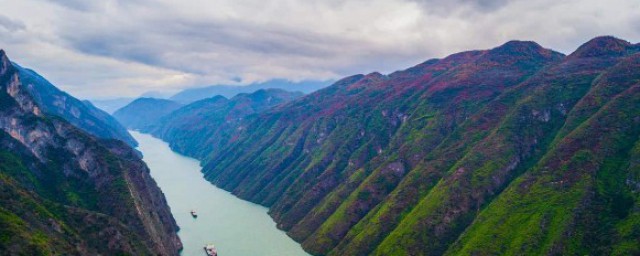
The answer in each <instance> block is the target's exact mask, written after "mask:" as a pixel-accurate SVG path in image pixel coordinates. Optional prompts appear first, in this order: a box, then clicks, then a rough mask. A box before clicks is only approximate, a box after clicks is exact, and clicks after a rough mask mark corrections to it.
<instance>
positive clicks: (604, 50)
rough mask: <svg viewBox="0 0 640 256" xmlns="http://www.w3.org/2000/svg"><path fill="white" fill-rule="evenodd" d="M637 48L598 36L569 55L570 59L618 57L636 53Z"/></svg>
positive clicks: (622, 41) (611, 38) (608, 37)
mask: <svg viewBox="0 0 640 256" xmlns="http://www.w3.org/2000/svg"><path fill="white" fill-rule="evenodd" d="M639 50H640V49H638V47H637V46H635V45H632V44H631V43H629V42H628V41H626V40H622V39H619V38H616V37H613V36H599V37H596V38H593V39H591V40H589V41H588V42H586V43H584V44H582V45H581V46H580V47H578V49H577V50H576V51H574V52H573V53H571V54H570V55H569V57H570V58H589V57H618V56H623V55H626V54H628V53H630V52H637V51H639Z"/></svg>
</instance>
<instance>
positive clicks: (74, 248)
mask: <svg viewBox="0 0 640 256" xmlns="http://www.w3.org/2000/svg"><path fill="white" fill-rule="evenodd" d="M127 135H128V133H127V132H126V131H125V130H124V128H122V127H121V126H120V125H119V124H118V123H117V122H116V121H115V120H113V119H112V117H111V116H109V115H107V114H106V113H104V112H102V111H100V110H97V109H95V108H94V107H93V106H92V105H90V104H85V103H83V102H81V101H79V100H77V99H75V98H73V97H72V96H70V95H68V94H66V93H64V92H62V91H60V90H58V89H57V88H55V87H54V86H53V85H51V84H50V83H49V82H47V81H46V80H45V79H44V78H42V77H41V76H39V75H37V74H36V73H35V72H33V71H31V70H27V69H24V68H21V67H19V66H17V65H14V64H12V63H11V62H10V61H9V59H8V58H7V56H6V55H5V53H4V51H2V50H0V252H1V253H0V254H3V255H178V253H179V250H180V249H181V247H182V245H181V243H180V240H179V238H178V236H177V231H178V226H177V225H176V222H175V221H174V219H173V217H172V215H171V212H170V210H169V207H168V205H167V202H166V200H165V198H164V195H163V194H162V191H160V189H159V188H158V186H157V185H156V183H155V181H154V180H153V179H152V178H151V176H150V175H149V169H148V168H147V166H146V165H145V164H144V162H142V160H141V157H140V156H139V153H138V152H137V151H135V150H134V149H132V148H131V147H130V146H129V145H127V144H126V143H125V142H128V143H129V144H134V141H133V140H132V139H128V138H129V136H127ZM120 139H122V140H120Z"/></svg>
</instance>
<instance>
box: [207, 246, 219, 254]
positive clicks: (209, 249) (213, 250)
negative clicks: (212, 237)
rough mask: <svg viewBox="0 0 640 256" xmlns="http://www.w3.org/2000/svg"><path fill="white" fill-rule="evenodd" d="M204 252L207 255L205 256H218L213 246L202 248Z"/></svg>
mask: <svg viewBox="0 0 640 256" xmlns="http://www.w3.org/2000/svg"><path fill="white" fill-rule="evenodd" d="M204 252H206V253H207V255H209V256H218V250H217V249H216V246H215V245H213V244H207V245H205V246H204Z"/></svg>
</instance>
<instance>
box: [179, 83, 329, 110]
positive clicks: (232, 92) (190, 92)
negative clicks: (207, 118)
mask: <svg viewBox="0 0 640 256" xmlns="http://www.w3.org/2000/svg"><path fill="white" fill-rule="evenodd" d="M331 83H332V82H331V81H302V82H291V81H288V80H283V79H275V80H270V81H266V82H261V83H254V84H250V85H244V86H236V85H214V86H208V87H202V88H193V89H186V90H184V91H182V92H179V93H177V94H175V95H173V96H171V97H170V98H169V99H170V100H173V101H176V102H180V103H183V104H189V103H191V102H195V101H198V100H201V99H206V98H211V97H213V96H216V95H220V96H224V97H225V98H228V99H230V98H233V97H234V96H236V95H238V94H240V93H252V92H255V91H257V90H260V89H283V90H287V91H292V92H294V91H297V92H302V93H311V92H314V91H317V90H319V89H322V88H324V87H327V86H329V85H330V84H331Z"/></svg>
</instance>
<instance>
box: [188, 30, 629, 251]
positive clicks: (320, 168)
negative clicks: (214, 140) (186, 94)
mask: <svg viewBox="0 0 640 256" xmlns="http://www.w3.org/2000/svg"><path fill="white" fill-rule="evenodd" d="M637 46H638V44H631V43H628V42H626V41H623V40H620V39H617V38H613V37H598V38H594V39H592V40H590V41H589V42H586V43H585V44H583V45H581V46H580V47H578V49H577V50H576V51H575V52H573V53H571V54H569V55H568V56H565V55H564V54H561V53H558V52H555V51H553V50H549V49H546V48H544V47H542V46H540V45H539V44H537V43H535V42H529V41H509V42H507V43H505V44H503V45H500V46H497V47H495V48H493V49H488V50H476V51H467V52H461V53H456V54H452V55H450V56H447V57H445V58H443V59H432V60H428V61H425V62H423V63H420V64H418V65H416V66H414V67H410V68H408V69H405V70H400V71H396V72H393V73H391V74H389V75H382V74H379V73H376V72H373V73H370V74H368V75H354V76H350V77H346V78H343V79H341V80H339V81H337V82H336V83H334V84H333V85H332V86H329V87H327V88H324V89H321V90H319V91H317V92H315V93H312V94H309V95H306V96H304V97H301V98H299V99H296V100H293V101H290V102H288V103H285V104H281V105H278V106H274V107H272V108H269V109H267V110H265V111H263V112H260V113H258V114H256V115H252V116H248V117H247V118H246V119H245V120H243V121H242V122H241V123H240V124H239V127H242V129H241V130H235V131H233V133H235V135H234V136H233V139H232V140H229V141H227V142H226V143H222V144H220V143H218V144H215V147H212V148H210V149H209V150H206V152H199V153H196V154H194V155H195V156H197V157H198V158H199V159H200V160H202V161H203V166H204V168H203V172H204V174H205V178H206V179H208V180H209V181H211V182H212V183H214V184H215V185H217V186H219V187H221V188H223V189H225V190H227V191H231V192H232V193H234V194H235V195H237V196H239V197H241V198H243V199H247V200H250V201H252V202H255V203H259V204H262V205H265V206H267V207H269V208H270V211H269V213H270V215H271V216H272V217H273V219H274V220H275V221H276V223H277V225H278V228H280V229H283V230H285V231H287V234H288V235H289V236H291V237H292V238H293V239H295V240H296V241H299V242H301V243H302V246H303V248H304V249H305V250H306V251H307V252H310V253H312V254H314V255H365V254H371V255H396V254H397V255H441V254H451V255H456V254H481V255H485V254H505V253H506V254H509V253H511V254H609V253H614V254H621V255H624V254H634V253H640V248H638V246H637V245H636V246H633V245H632V244H633V241H635V242H636V244H638V243H637V242H638V241H640V240H638V239H640V236H637V235H633V233H632V232H630V231H629V230H631V229H633V228H640V219H638V218H637V216H640V213H639V212H638V210H637V209H640V208H638V207H631V208H629V207H626V208H625V207H622V208H621V205H624V203H623V204H621V203H620V202H626V204H627V205H629V204H631V205H638V204H639V202H640V197H639V196H638V194H637V193H636V192H634V191H638V190H637V189H634V185H633V184H638V183H634V182H636V181H637V178H638V177H640V176H638V175H637V170H636V169H637V168H636V169H633V168H635V167H633V168H631V169H629V168H627V169H625V168H626V167H624V166H625V163H630V164H631V165H630V166H636V165H632V163H633V162H634V161H633V158H632V156H634V155H637V154H636V153H637V148H638V147H637V146H635V147H634V146H633V145H634V144H637V141H638V129H637V128H635V127H637V126H638V125H637V124H636V123H637V122H638V121H640V119H638V118H626V119H625V116H627V117H629V116H631V117H632V116H634V115H635V116H640V113H638V112H637V107H638V106H639V105H638V104H635V103H633V102H635V101H636V100H637V98H638V95H639V94H638V93H637V92H638V91H637V87H636V86H635V85H633V83H635V82H634V81H637V77H638V76H639V75H640V71H639V70H640V69H637V68H634V67H636V66H637V60H638V56H640V55H638V51H637V49H638V48H637ZM603 111H604V112H603ZM603 113H608V114H606V115H604V114H603ZM605 116H608V117H607V118H605ZM599 119H601V120H605V121H602V122H597V120H599ZM606 124H611V125H613V126H614V127H615V129H611V128H608V127H607V126H606ZM211 129H212V130H214V131H216V132H224V131H220V130H218V129H219V128H218V127H212V128H211ZM223 129H224V128H223ZM599 135H602V136H603V137H602V138H603V139H604V138H606V139H605V140H603V142H602V143H603V144H601V145H600V144H593V143H594V139H596V138H598V137H599ZM577 138H579V139H577ZM615 138H617V139H615ZM620 138H626V141H628V142H626V143H621V142H620V141H625V139H620ZM579 141H583V142H584V143H585V144H580V143H578V142H579ZM589 143H592V144H589ZM587 145H589V146H587ZM589 147H596V149H595V151H593V154H596V155H598V157H597V158H594V159H599V160H596V162H593V164H586V165H585V162H584V160H581V159H585V157H584V156H585V152H586V151H585V150H588V148H589ZM602 148H611V149H612V150H614V151H607V150H603V149H602ZM634 149H635V151H634ZM575 150H577V151H575ZM615 152H629V153H615ZM634 152H635V153H634ZM587 155H588V154H587ZM604 156H606V157H604ZM553 159H556V160H553ZM558 159H559V160H561V161H560V162H558ZM607 159H618V160H616V161H618V162H620V163H621V164H615V165H612V164H611V163H608V164H604V165H602V164H601V163H600V162H607V161H609V160H607ZM570 162H571V163H574V165H572V166H575V168H577V169H579V170H581V171H580V172H568V171H567V168H568V167H567V165H566V164H564V165H563V164H562V163H570ZM612 163H613V162H612ZM616 163H617V162H616ZM563 166H564V167H563ZM589 166H591V167H593V168H596V166H600V167H599V168H600V169H597V170H591V171H587V170H589V169H588V168H589ZM607 166H609V167H607ZM611 166H613V167H611ZM576 173H578V174H576ZM551 174H553V175H551ZM550 175H551V176H550ZM554 175H555V176H554ZM563 175H565V176H566V175H569V176H566V177H574V176H575V177H580V178H578V179H577V180H576V179H568V180H567V179H562V178H561V177H563ZM571 175H573V176H571ZM576 175H577V176H576ZM579 180H582V181H580V182H579ZM566 182H569V183H566ZM527 184H536V185H535V189H534V190H533V191H534V192H535V193H526V192H525V191H523V190H522V189H521V187H523V186H524V187H528V186H530V185H527ZM574 184H578V185H574ZM598 184H600V185H598ZM563 191H566V193H567V195H571V196H568V197H566V198H564V197H562V196H561V195H563V193H565V192H563ZM536 193H538V194H536ZM540 193H542V194H543V195H544V194H548V195H549V199H550V200H551V201H552V202H558V203H557V204H556V206H549V207H546V206H545V204H544V202H545V201H544V197H539V194H540ZM590 195H595V196H590ZM517 196H521V197H523V199H522V202H523V205H521V204H515V203H514V200H518V199H516V198H517ZM583 200H587V201H592V202H596V204H595V205H594V206H590V205H589V204H584V203H579V202H582V201H583ZM562 202H565V203H566V204H563V203H562ZM562 205H565V206H562ZM518 207H519V208H518ZM518 210H522V211H523V212H524V215H523V214H514V215H513V216H510V215H509V214H508V213H509V212H517V211H518ZM623 213H624V214H623ZM527 214H528V215H527ZM526 216H532V217H531V222H522V221H520V220H521V219H518V218H526ZM540 216H542V217H540ZM545 216H547V217H545ZM615 216H618V217H615ZM501 219H507V220H509V221H507V222H502V221H501ZM536 221H539V223H540V225H537V223H536ZM491 223H493V224H491ZM518 223H520V224H518ZM545 223H549V224H545ZM557 223H560V224H557ZM594 223H595V224H594ZM611 223H617V226H616V225H614V224H611ZM491 225H494V226H496V227H497V228H495V229H493V228H491ZM598 226H601V227H603V228H602V229H598V228H595V227H598ZM547 227H548V228H547ZM498 231H499V232H502V233H496V232H498ZM571 232H578V233H579V234H589V235H582V236H579V238H571V237H569V236H567V235H562V234H567V233H571ZM611 234H616V235H613V236H611ZM496 236H499V237H501V239H499V240H496V239H493V238H494V237H496ZM599 237H611V239H608V240H607V239H600V238H599ZM519 238H522V239H519ZM526 238H529V239H528V240H526ZM523 239H525V240H523ZM509 244H513V245H514V246H510V245H509Z"/></svg>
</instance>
